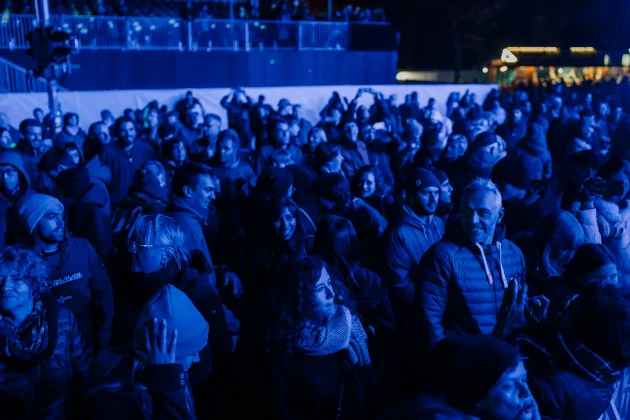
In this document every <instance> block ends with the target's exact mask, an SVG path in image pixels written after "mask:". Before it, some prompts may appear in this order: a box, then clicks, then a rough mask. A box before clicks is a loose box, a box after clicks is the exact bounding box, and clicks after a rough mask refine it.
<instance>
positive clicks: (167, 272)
mask: <svg viewBox="0 0 630 420" xmlns="http://www.w3.org/2000/svg"><path fill="white" fill-rule="evenodd" d="M211 275H214V273H213V272H212V267H211V266H208V265H207V263H206V262H205V260H203V258H201V260H197V259H196V260H195V264H191V265H186V266H185V267H183V268H182V269H181V270H180V269H178V268H177V264H175V263H174V262H171V263H170V264H168V265H167V266H166V267H165V268H163V269H162V270H160V271H158V272H156V273H152V274H142V273H133V274H129V275H128V276H127V279H126V280H127V281H125V283H122V282H119V283H117V284H116V325H115V332H116V341H117V343H119V344H121V345H123V346H125V347H127V346H129V345H131V343H132V341H133V334H134V329H135V325H136V321H137V320H138V317H139V316H140V313H141V312H142V307H143V305H144V304H145V303H146V302H147V301H148V300H149V299H150V298H151V296H153V295H154V294H155V293H157V292H158V291H159V290H160V288H161V287H162V286H163V285H165V284H172V285H174V286H175V287H177V288H178V289H180V290H181V291H182V292H184V293H185V294H186V296H188V297H189V298H190V300H191V301H192V302H193V303H194V304H195V307H196V308H197V309H198V310H199V312H200V313H201V314H202V315H203V317H204V318H205V320H206V322H208V324H209V325H210V335H209V337H208V344H209V345H208V346H207V347H205V348H204V349H203V350H202V351H201V352H200V353H199V356H200V359H201V361H200V363H197V364H195V365H194V366H193V367H192V368H191V371H190V372H191V373H190V375H191V381H192V382H193V384H200V383H202V382H204V381H205V380H206V379H207V378H208V376H209V375H210V374H211V373H212V372H213V370H218V371H221V369H227V368H228V367H229V358H230V353H231V350H232V337H231V335H230V333H229V332H228V328H227V321H226V319H225V312H224V311H223V303H222V302H221V299H220V298H219V296H218V295H217V293H216V292H215V291H214V288H213V283H212V280H211V279H210V276H211ZM213 367H214V368H213Z"/></svg>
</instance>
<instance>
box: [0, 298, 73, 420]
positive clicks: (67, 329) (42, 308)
mask: <svg viewBox="0 0 630 420" xmlns="http://www.w3.org/2000/svg"><path fill="white" fill-rule="evenodd" d="M2 322H4V321H2ZM37 325H42V327H43V328H44V329H45V331H46V332H45V333H44V340H43V341H42V347H41V349H40V351H38V352H37V353H36V354H31V353H30V352H25V353H27V354H24V355H23V356H24V357H17V356H16V355H15V354H13V353H12V355H11V356H8V357H6V356H3V357H2V358H1V359H0V378H2V380H1V381H0V404H1V405H2V407H3V410H4V413H5V414H4V415H5V416H6V418H10V419H15V420H22V419H24V420H27V419H28V420H39V419H50V420H52V419H55V420H57V419H58V420H65V419H68V418H73V417H72V416H73V415H78V414H79V408H80V406H81V404H82V395H81V394H82V392H81V390H82V385H83V382H84V374H85V353H84V348H83V344H82V340H81V334H80V331H79V327H78V325H77V321H76V320H75V318H74V316H73V315H72V313H71V312H70V311H69V310H68V309H67V308H66V307H64V306H63V305H60V304H59V302H57V300H56V299H55V298H53V297H52V296H50V295H48V294H47V295H42V296H37V297H36V298H35V307H34V310H33V312H32V313H31V315H29V317H28V318H27V319H26V321H24V324H22V326H21V327H20V329H19V330H18V331H17V337H18V340H19V341H20V343H23V344H24V345H29V344H30V343H31V342H32V340H33V337H32V336H31V331H32V329H33V328H35V327H36V326H37ZM77 418H78V417H77Z"/></svg>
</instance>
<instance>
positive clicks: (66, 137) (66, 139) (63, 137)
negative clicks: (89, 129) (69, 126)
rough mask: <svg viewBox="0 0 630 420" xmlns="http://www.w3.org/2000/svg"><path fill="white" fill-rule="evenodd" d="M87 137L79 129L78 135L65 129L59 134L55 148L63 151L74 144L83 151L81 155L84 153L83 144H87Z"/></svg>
mask: <svg viewBox="0 0 630 420" xmlns="http://www.w3.org/2000/svg"><path fill="white" fill-rule="evenodd" d="M85 137H86V136H85V132H84V131H83V130H81V129H79V131H78V132H77V134H76V135H73V134H71V133H70V132H68V131H66V130H65V129H64V130H62V131H61V133H59V134H57V138H56V139H55V147H57V148H59V149H63V148H64V147H65V146H66V144H68V143H74V144H76V145H77V147H78V148H79V150H81V153H83V144H84V143H85Z"/></svg>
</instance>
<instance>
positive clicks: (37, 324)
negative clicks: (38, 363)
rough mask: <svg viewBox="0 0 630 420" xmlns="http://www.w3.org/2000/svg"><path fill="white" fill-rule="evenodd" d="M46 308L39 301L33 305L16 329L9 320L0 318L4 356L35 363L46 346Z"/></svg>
mask: <svg viewBox="0 0 630 420" xmlns="http://www.w3.org/2000/svg"><path fill="white" fill-rule="evenodd" d="M46 321H47V318H46V308H45V307H44V304H43V302H42V301H41V300H38V301H36V302H35V303H34V305H33V311H32V312H31V314H30V315H29V316H28V317H27V318H26V319H25V320H24V323H23V324H22V326H21V327H20V328H19V329H18V328H17V327H16V326H15V325H14V324H13V322H11V320H10V319H8V318H6V317H2V316H0V323H2V325H3V327H4V328H3V330H4V332H3V335H4V338H5V340H3V341H4V343H3V349H2V352H3V354H4V355H5V356H8V357H11V358H19V359H29V360H32V361H35V360H36V359H37V357H36V356H37V355H39V354H41V353H42V351H43V350H44V349H45V348H46V346H47V344H48V328H47V325H46Z"/></svg>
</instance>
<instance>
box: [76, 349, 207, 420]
mask: <svg viewBox="0 0 630 420" xmlns="http://www.w3.org/2000/svg"><path fill="white" fill-rule="evenodd" d="M95 362H96V363H98V364H99V365H102V366H103V367H105V368H106V369H105V372H102V373H101V372H98V373H94V378H93V381H94V382H97V385H96V386H95V387H94V388H92V389H91V390H90V392H89V395H88V398H87V402H86V408H85V413H86V419H88V420H109V419H117V420H140V419H145V420H154V419H164V420H166V419H169V420H193V419H194V418H195V415H194V412H192V411H191V407H190V406H189V405H188V401H187V399H186V392H187V390H186V384H187V381H186V372H185V371H184V367H183V366H182V365H180V364H176V363H173V364H166V365H153V366H148V367H146V368H144V370H142V372H141V373H140V374H138V376H137V378H136V379H137V383H135V384H134V385H135V386H133V387H131V386H129V378H130V377H131V375H132V373H131V372H132V371H133V364H134V360H133V357H131V356H127V357H125V358H123V359H120V356H118V357H116V356H115V355H111V356H110V355H107V356H105V357H103V358H100V360H97V361H95ZM99 367H100V366H99ZM93 370H96V369H93Z"/></svg>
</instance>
